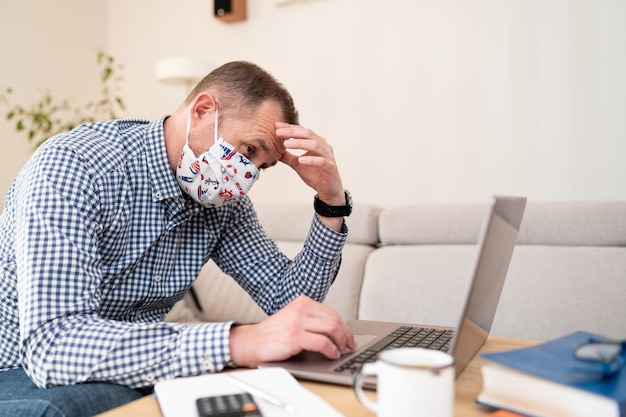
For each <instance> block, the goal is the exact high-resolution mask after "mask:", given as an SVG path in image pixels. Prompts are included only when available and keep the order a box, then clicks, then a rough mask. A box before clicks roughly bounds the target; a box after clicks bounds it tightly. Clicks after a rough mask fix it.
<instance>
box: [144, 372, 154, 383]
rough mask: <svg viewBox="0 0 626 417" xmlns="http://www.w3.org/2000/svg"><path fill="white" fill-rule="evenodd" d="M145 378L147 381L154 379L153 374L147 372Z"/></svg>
mask: <svg viewBox="0 0 626 417" xmlns="http://www.w3.org/2000/svg"><path fill="white" fill-rule="evenodd" d="M145 378H146V381H147V382H152V381H154V374H147V375H146V376H145Z"/></svg>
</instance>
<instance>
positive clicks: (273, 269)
mask: <svg viewBox="0 0 626 417" xmlns="http://www.w3.org/2000/svg"><path fill="white" fill-rule="evenodd" d="M240 206H241V207H240V210H239V211H238V215H236V216H231V220H230V221H229V223H228V224H227V227H225V228H224V236H223V238H222V239H220V242H221V243H220V244H219V245H218V248H217V250H216V252H215V253H214V256H213V259H214V260H215V262H216V264H217V265H218V266H219V267H220V268H221V269H222V271H224V272H225V273H226V274H228V275H230V276H232V277H233V278H234V279H235V280H236V281H237V282H238V283H239V285H240V286H242V287H243V288H244V289H245V290H246V291H247V292H248V293H249V294H250V295H251V296H252V298H253V299H254V300H255V302H256V303H257V304H258V305H259V306H260V307H261V308H262V309H263V310H264V311H265V312H266V313H267V314H273V313H275V312H276V311H278V310H279V309H281V308H282V307H284V306H285V305H286V304H288V303H289V302H290V301H291V300H293V299H294V298H296V297H297V296H299V295H307V296H309V297H311V298H313V299H314V300H318V301H323V300H324V298H325V296H326V294H327V293H328V290H329V288H330V285H331V284H332V283H333V281H334V279H335V277H336V276H337V272H338V271H339V267H340V265H341V252H342V249H343V246H344V244H345V241H346V238H347V233H348V229H347V227H346V225H345V223H344V225H343V227H342V230H341V231H340V232H337V231H335V230H333V229H331V228H329V227H328V226H326V225H325V224H324V223H323V222H322V221H321V220H320V219H319V218H318V217H317V215H314V216H313V220H312V223H311V229H310V231H309V234H308V236H307V238H306V240H305V242H304V246H303V249H302V251H301V252H300V253H299V254H298V255H296V256H295V257H294V259H293V260H290V259H289V258H288V257H287V256H286V255H284V254H283V253H282V252H281V251H280V250H279V248H278V246H277V245H276V243H275V242H274V241H272V240H271V239H270V238H269V237H268V236H267V234H266V233H265V231H264V230H263V228H262V226H261V225H260V223H259V220H258V218H257V215H256V212H255V211H254V209H253V207H252V203H251V202H250V201H249V200H248V199H247V198H246V199H241V200H240Z"/></svg>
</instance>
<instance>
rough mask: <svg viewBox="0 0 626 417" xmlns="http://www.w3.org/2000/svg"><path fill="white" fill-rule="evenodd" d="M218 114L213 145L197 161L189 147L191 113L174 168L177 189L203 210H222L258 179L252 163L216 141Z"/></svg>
mask: <svg viewBox="0 0 626 417" xmlns="http://www.w3.org/2000/svg"><path fill="white" fill-rule="evenodd" d="M217 114H218V110H217V107H216V109H215V128H214V133H213V140H214V142H215V143H214V144H213V146H211V147H210V148H209V150H208V151H206V152H204V153H203V154H202V155H200V156H199V157H197V158H196V155H195V154H194V153H193V151H192V150H191V148H190V147H189V129H190V127H191V110H190V112H189V115H188V116H187V136H186V138H185V146H184V147H183V152H182V153H181V154H180V158H179V160H178V166H177V168H176V180H177V181H178V185H179V186H180V188H181V189H182V190H183V191H184V192H185V193H187V194H188V195H189V196H190V197H191V198H193V199H194V200H196V201H197V202H198V203H200V204H202V205H203V206H204V207H221V206H223V205H224V204H227V203H229V202H232V201H234V200H236V199H237V198H239V197H241V196H242V195H245V194H246V193H247V192H249V191H250V188H252V184H254V182H255V181H256V180H257V179H258V178H259V170H258V169H257V167H255V166H254V164H253V163H252V162H250V160H249V159H248V158H246V157H245V156H243V155H242V154H240V153H239V152H237V151H236V150H235V148H234V147H233V146H232V145H231V144H230V143H228V142H226V141H225V140H224V139H223V138H218V135H217V122H218V117H217Z"/></svg>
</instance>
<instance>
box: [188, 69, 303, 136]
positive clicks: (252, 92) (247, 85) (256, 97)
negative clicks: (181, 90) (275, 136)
mask: <svg viewBox="0 0 626 417" xmlns="http://www.w3.org/2000/svg"><path fill="white" fill-rule="evenodd" d="M203 91H210V92H211V93H212V94H213V95H214V96H215V98H216V99H217V103H218V106H219V109H220V114H222V112H223V111H224V112H225V113H236V114H238V115H239V116H243V117H245V115H246V113H247V116H248V117H250V116H252V115H251V114H250V111H251V110H252V111H255V110H256V108H257V107H258V106H259V105H260V104H262V103H263V102H265V101H266V100H274V101H276V102H277V103H278V104H279V105H280V107H281V109H282V111H283V117H284V121H285V122H287V123H291V124H299V120H298V110H296V107H295V105H294V103H293V98H292V97H291V94H289V92H288V91H287V89H286V88H285V87H284V86H283V85H282V84H281V83H279V82H278V81H276V79H275V78H274V77H273V76H272V75H270V74H269V73H268V72H267V71H265V70H264V69H262V68H260V67H259V66H257V65H256V64H253V63H251V62H246V61H234V62H229V63H227V64H224V65H222V66H221V67H219V68H217V69H215V70H213V71H211V72H210V73H209V74H208V75H207V76H205V77H204V78H203V79H202V80H201V81H200V82H199V83H198V85H196V87H195V88H194V89H193V90H192V91H191V93H189V96H188V97H187V99H186V100H185V105H187V104H189V103H191V102H192V101H193V99H194V98H195V97H196V96H197V95H198V94H199V93H201V92H203Z"/></svg>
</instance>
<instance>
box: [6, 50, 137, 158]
mask: <svg viewBox="0 0 626 417" xmlns="http://www.w3.org/2000/svg"><path fill="white" fill-rule="evenodd" d="M97 64H98V67H99V70H100V83H101V84H102V89H101V90H100V97H99V98H98V99H96V100H93V101H89V102H87V103H86V104H85V105H82V106H80V105H78V104H75V103H74V102H72V101H71V100H70V99H61V100H58V99H56V98H55V97H54V96H53V95H52V93H50V91H49V90H45V91H43V92H42V94H41V97H40V98H39V99H38V100H37V101H35V102H34V103H33V104H32V105H31V106H30V107H24V106H22V105H19V104H14V103H12V102H11V100H10V96H11V95H12V94H13V93H14V92H13V88H11V87H7V88H6V89H5V90H4V92H0V103H3V104H5V105H6V106H7V108H8V110H7V113H6V116H5V117H6V119H7V120H9V121H12V122H14V123H15V130H17V131H18V132H24V133H25V134H26V136H27V138H28V140H29V141H30V142H34V146H35V147H38V146H39V145H41V144H42V143H43V142H45V141H46V140H47V139H48V138H49V137H51V136H54V135H56V134H58V133H61V132H65V131H68V130H71V129H73V128H74V127H76V126H78V125H80V124H82V123H88V122H94V121H96V120H103V119H115V118H117V117H118V116H117V112H118V111H121V110H122V111H123V110H125V109H126V107H125V105H124V101H123V100H122V98H121V97H120V96H119V91H120V82H121V81H122V80H123V76H122V75H121V71H122V69H123V66H122V65H121V64H118V63H116V62H115V58H114V57H113V56H111V55H108V54H106V53H104V52H102V51H98V53H97Z"/></svg>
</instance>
